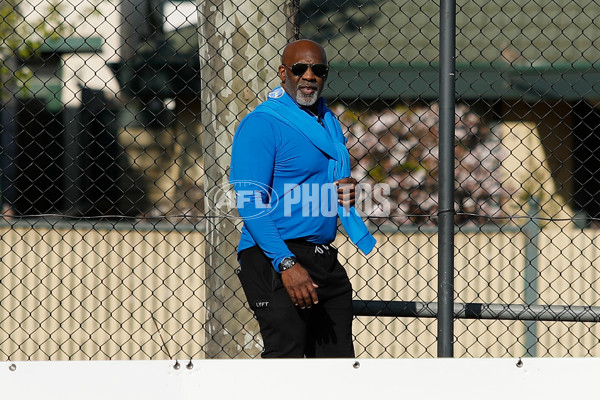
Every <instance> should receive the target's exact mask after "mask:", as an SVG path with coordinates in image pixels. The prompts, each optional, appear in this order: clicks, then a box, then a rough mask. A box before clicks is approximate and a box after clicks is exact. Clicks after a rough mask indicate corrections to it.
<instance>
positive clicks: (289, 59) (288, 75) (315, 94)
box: [279, 40, 328, 112]
mask: <svg viewBox="0 0 600 400" xmlns="http://www.w3.org/2000/svg"><path fill="white" fill-rule="evenodd" d="M294 65H295V66H296V68H294ZM327 71H328V68H327V55H326V54H325V49H323V46H321V45H320V44H318V43H317V42H313V41H312V40H298V41H295V42H292V43H290V44H288V45H287V46H286V47H285V49H284V50H283V54H282V55H281V65H280V66H279V77H280V78H281V86H282V87H283V88H284V89H285V91H286V93H287V94H289V95H290V96H291V97H292V98H293V99H294V100H295V101H296V103H298V104H299V105H300V106H303V107H308V108H309V109H311V110H312V111H313V112H315V111H316V110H317V108H318V100H319V98H320V97H321V92H322V91H323V87H324V86H325V80H326V79H327Z"/></svg>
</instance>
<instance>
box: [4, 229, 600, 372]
mask: <svg viewBox="0 0 600 400" xmlns="http://www.w3.org/2000/svg"><path fill="white" fill-rule="evenodd" d="M599 233H600V232H598V231H592V230H585V231H581V230H574V229H567V228H565V229H562V230H560V229H558V228H556V229H551V228H545V229H544V230H543V232H542V234H541V235H540V236H539V241H538V247H539V248H540V249H542V252H541V254H540V256H539V258H538V260H537V261H538V268H539V270H540V271H541V278H540V279H539V280H538V282H537V288H538V290H539V291H540V293H541V296H540V300H539V303H538V304H576V305H593V306H598V305H600V272H599V271H598V269H597V268H595V267H594V265H595V264H596V260H597V259H598V257H600V239H598V234H599ZM0 235H1V236H0V257H1V262H0V271H1V272H0V273H1V275H0V279H1V284H0V357H2V358H3V359H10V360H24V359H33V360H47V359H52V360H64V359H98V360H100V359H130V358H131V359H165V358H169V357H168V356H167V354H166V352H165V351H164V350H163V345H162V343H163V340H164V342H165V344H166V348H167V351H168V353H169V354H170V357H171V358H178V359H186V358H190V357H193V358H201V357H203V345H204V340H205V339H204V338H205V336H206V332H204V330H203V326H204V325H203V324H204V321H205V313H206V309H205V299H206V293H205V291H204V286H203V282H204V268H203V260H204V254H203V247H204V246H203V234H202V233H201V232H199V231H195V230H191V231H152V230H151V231H142V230H138V231H136V230H100V229H96V230H93V229H77V230H69V229H58V228H40V227H36V228H35V229H31V228H13V229H10V228H9V227H8V225H4V226H2V227H0ZM377 238H378V247H377V251H376V252H374V253H373V254H372V255H370V256H369V257H365V256H363V255H361V254H360V253H358V252H357V250H356V249H355V247H354V246H353V245H351V244H349V243H347V242H346V241H345V238H344V237H343V236H340V237H339V238H338V247H339V250H340V255H341V256H340V259H341V260H342V262H347V266H348V272H349V275H350V277H351V280H352V283H353V286H354V288H355V290H356V292H357V297H358V298H360V299H364V300H368V299H380V300H393V299H397V300H404V301H424V302H429V301H436V289H437V280H436V272H437V267H436V266H437V250H436V249H437V235H436V234H434V233H432V234H426V233H419V232H415V233H396V234H387V235H384V234H377ZM525 243H526V237H525V235H524V234H522V233H520V232H519V231H518V230H513V232H512V233H503V234H500V233H495V234H485V233H472V234H467V233H463V234H458V235H457V236H456V238H455V244H456V258H455V269H456V279H455V290H456V301H457V302H480V303H485V302H490V303H511V302H515V303H522V302H523V300H522V299H523V297H522V292H523V290H524V286H525V278H524V268H525V258H524V254H525V251H524V246H525ZM246 312H247V311H246V310H236V311H235V312H234V313H235V315H232V317H235V318H243V316H242V315H241V313H246ZM152 315H154V318H155V319H156V323H157V324H158V326H159V331H160V334H159V333H158V331H157V329H156V326H155V322H154V319H153V318H152ZM535 327H536V329H537V334H538V335H539V344H538V346H537V349H536V351H537V354H538V355H540V356H585V355H593V356H599V355H600V349H599V347H600V346H599V345H598V337H600V327H599V326H598V324H589V323H562V322H560V323H558V322H557V323H545V322H544V323H542V322H538V323H536V324H535ZM436 331H437V326H436V321H435V319H432V318H429V319H427V318H424V319H413V318H390V317H382V318H371V317H358V318H356V320H355V324H354V333H355V335H356V345H355V346H356V350H357V355H358V356H359V357H435V356H436V353H437V351H436V342H435V338H436V334H437V332H436ZM524 333H525V324H524V323H523V322H519V321H476V320H457V321H456V323H455V335H456V337H457V342H456V344H455V356H457V357H486V356H491V357H520V356H523V355H525V350H524V341H525V339H524ZM161 336H162V338H161ZM255 340H256V341H260V339H259V338H252V337H249V338H247V342H248V343H250V342H253V341H255ZM240 350H241V347H240Z"/></svg>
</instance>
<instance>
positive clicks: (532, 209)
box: [523, 196, 542, 357]
mask: <svg viewBox="0 0 600 400" xmlns="http://www.w3.org/2000/svg"><path fill="white" fill-rule="evenodd" d="M539 211H540V206H539V202H538V201H537V199H536V198H535V197H534V196H532V197H531V198H530V199H529V220H528V221H527V224H525V227H524V228H523V233H525V237H526V242H525V271H524V273H523V275H524V278H525V289H524V291H523V296H524V302H525V305H526V306H527V307H531V306H532V305H535V303H536V302H537V300H538V298H539V293H538V287H537V286H538V285H537V282H538V278H539V271H538V259H539V255H540V250H539V245H538V243H539V238H540V234H541V232H542V227H541V226H540V222H539V220H537V219H535V218H537V216H538V213H539ZM537 342H538V337H537V324H536V321H526V322H525V343H524V346H525V354H526V355H527V356H528V357H535V356H536V355H537V351H536V345H537Z"/></svg>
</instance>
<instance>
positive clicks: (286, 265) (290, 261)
mask: <svg viewBox="0 0 600 400" xmlns="http://www.w3.org/2000/svg"><path fill="white" fill-rule="evenodd" d="M297 262H298V260H296V257H286V258H284V259H283V260H281V262H280V263H279V272H283V271H286V270H288V269H290V268H292V267H293V266H294V265H295V264H296V263H297Z"/></svg>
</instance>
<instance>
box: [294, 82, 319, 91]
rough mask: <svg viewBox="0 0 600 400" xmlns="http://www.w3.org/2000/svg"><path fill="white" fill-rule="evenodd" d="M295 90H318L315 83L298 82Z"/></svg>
mask: <svg viewBox="0 0 600 400" xmlns="http://www.w3.org/2000/svg"><path fill="white" fill-rule="evenodd" d="M296 88H298V89H300V88H308V89H314V90H317V89H319V85H317V84H316V83H301V82H299V83H298V85H296Z"/></svg>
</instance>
